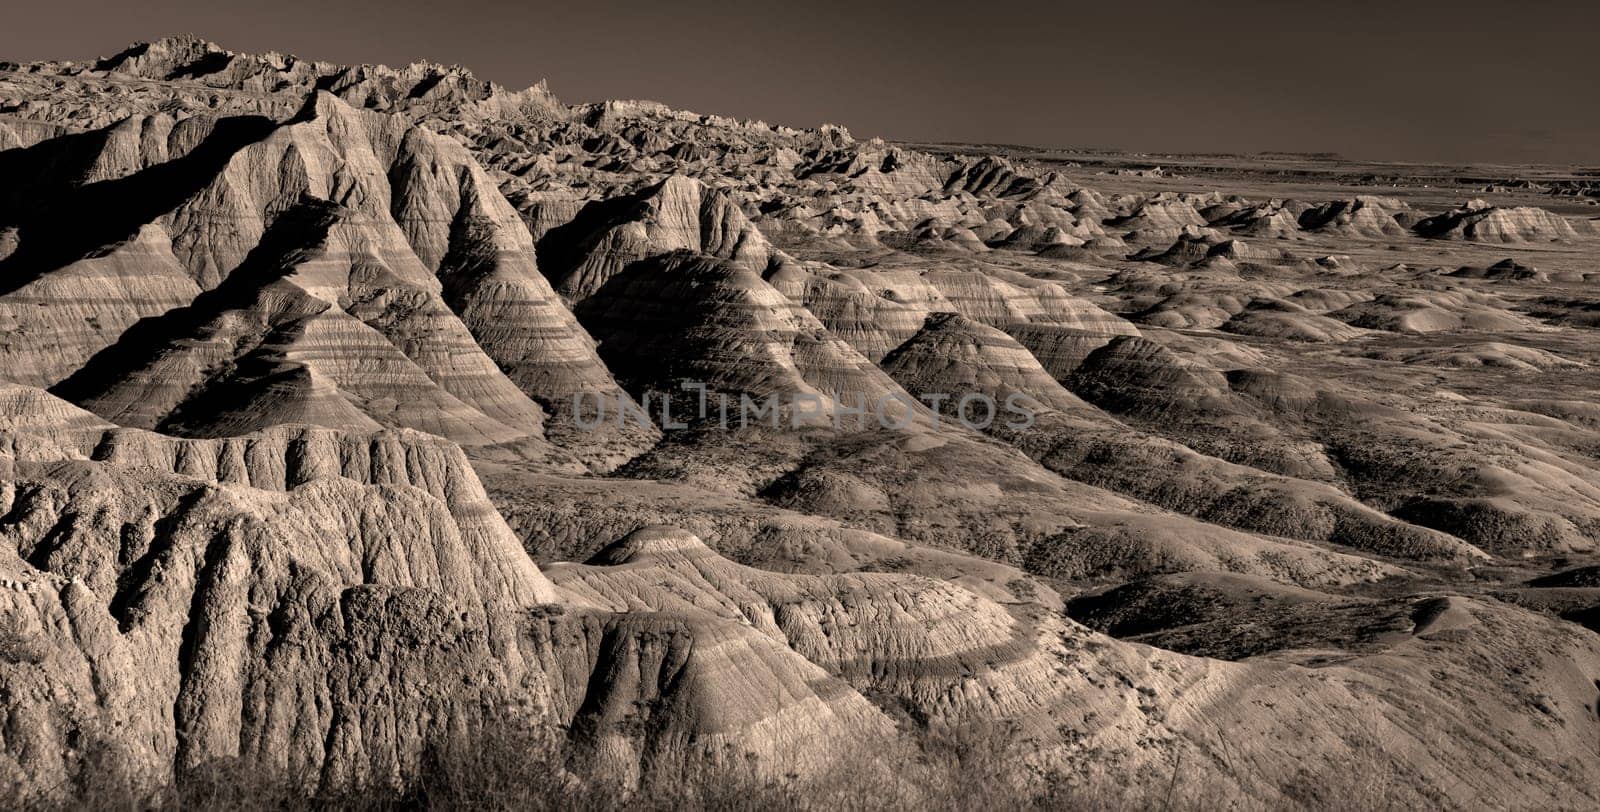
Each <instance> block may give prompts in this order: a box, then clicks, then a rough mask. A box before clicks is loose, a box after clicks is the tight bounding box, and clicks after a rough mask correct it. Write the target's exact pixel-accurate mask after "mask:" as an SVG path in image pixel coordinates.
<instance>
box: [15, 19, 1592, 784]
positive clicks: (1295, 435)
mask: <svg viewBox="0 0 1600 812" xmlns="http://www.w3.org/2000/svg"><path fill="white" fill-rule="evenodd" d="M1597 203H1600V168H1589V169H1584V168H1581V167H1565V168H1556V167H1527V166H1443V165H1402V164H1372V163H1361V162H1355V161H1347V160H1344V159H1341V158H1338V157H1336V156H1318V155H1281V154H1274V155H1265V156H1216V155H1192V156H1183V155H1178V156H1151V155H1130V154H1119V153H1109V152H1092V151H1052V150H1044V149H1036V148H1025V147H1013V146H1003V145H907V144H891V143H885V142H882V141H879V140H858V139H856V138H854V137H852V136H851V134H850V133H848V132H847V131H845V130H844V129H842V128H839V127H834V126H828V125H824V126H822V127H820V128H819V129H793V128H790V127H785V126H773V125H768V124H766V123H762V122H751V121H738V120H732V119H727V118H721V117H716V116H702V115H698V114H694V113H687V112H682V111H677V110H672V109H669V108H667V107H665V106H662V105H659V104H655V103H652V102H638V101H612V102H605V103H600V104H586V105H577V106H569V105H566V104H564V103H562V102H561V101H559V100H558V98H557V97H556V96H555V95H554V94H553V93H552V92H551V91H550V90H548V89H546V88H545V87H543V86H542V85H541V86H537V87H534V88H531V89H528V90H523V91H512V90H508V89H506V88H502V87H499V86H497V85H494V84H491V83H488V82H485V81H482V80H479V79H477V78H475V77H474V76H473V75H472V74H471V73H470V72H469V71H468V70H466V69H464V68H460V67H445V66H439V65H432V64H425V63H418V64H414V65H410V66H407V67H404V68H389V67H383V66H371V65H366V66H343V65H336V64H330V63H323V62H312V61H305V60H300V59H297V58H295V57H292V56H287V55H284V54H276V53H273V54H261V55H251V54H240V53H233V52H230V51H227V50H224V49H223V48H222V47H220V46H217V45H214V44H211V43H209V42H206V41H204V40H200V39H197V38H194V37H188V36H184V37H174V38H169V39H164V40H160V41H158V42H154V43H141V44H137V45H134V46H133V47H131V48H129V49H128V50H126V51H124V52H122V53H120V54H117V55H114V56H111V57H108V58H105V59H100V60H98V61H94V60H91V61H82V62H49V63H32V64H14V63H0V792H3V793H4V794H5V797H8V798H12V799H14V800H15V801H16V802H18V803H24V802H27V803H38V804H41V805H45V806H52V805H71V804H74V803H84V804H91V805H93V804H108V803H112V802H114V800H115V799H108V797H107V796H106V795H105V793H106V792H107V790H106V787H108V786H113V787H116V788H117V790H116V791H117V792H123V793H127V795H126V797H127V798H130V799H134V800H132V801H129V802H130V803H135V804H155V805H160V803H162V802H161V801H152V800H150V799H151V798H161V797H168V798H169V800H170V797H171V796H161V795H160V793H161V792H164V791H165V792H172V791H177V790H173V789H172V788H174V787H177V788H180V789H181V788H182V787H183V786H185V782H198V781H201V780H203V779H202V777H203V776H205V775H206V774H207V771H208V770H211V771H214V770H218V769H224V768H225V769H227V770H236V771H240V774H248V775H251V776H256V777H260V776H267V777H270V779H271V780H272V781H276V782H281V784H282V785H283V786H285V787H287V788H288V789H287V791H288V792H289V797H295V798H301V799H306V798H315V797H346V795H345V794H347V793H368V794H369V798H370V797H374V796H372V795H371V793H381V792H392V793H397V795H396V797H402V798H404V797H407V796H406V795H405V793H406V792H408V791H411V792H415V791H416V788H417V787H419V786H423V787H430V786H431V787H434V789H432V790H428V791H423V792H421V797H422V800H428V799H430V798H431V799H433V800H435V801H440V802H441V803H442V802H445V801H448V800H450V799H452V798H453V800H454V801H456V802H460V803H485V804H488V805H494V804H495V802H493V801H486V800H485V799H484V798H482V797H474V798H463V797H459V796H450V795H449V794H448V793H446V792H444V791H443V790H440V789H438V786H440V785H438V784H437V781H438V780H439V778H438V776H439V775H441V774H451V773H448V770H444V769H443V768H441V767H440V766H439V765H440V764H441V763H442V762H441V757H440V755H439V754H440V753H441V752H455V751H452V750H451V749H450V748H457V749H459V748H460V747H462V743H463V742H467V743H469V744H472V743H480V744H481V745H482V748H484V749H486V748H488V747H489V746H490V745H489V744H488V743H489V742H490V736H489V734H488V733H486V732H485V731H494V732H495V735H496V736H497V737H499V738H496V739H495V742H496V743H497V744H496V745H495V746H509V745H506V744H505V743H504V741H502V739H504V740H505V741H511V742H513V743H515V742H524V743H528V742H533V741H535V740H537V741H539V742H541V743H542V744H540V745H539V746H540V747H543V748H551V747H553V748H554V752H555V753H556V754H557V755H556V756H554V757H552V756H550V755H549V753H546V752H543V751H541V752H542V755H540V757H539V758H540V759H541V760H537V761H535V760H534V757H533V756H532V755H528V756H527V757H526V759H524V758H523V756H521V755H520V754H521V753H523V752H525V751H523V750H518V749H515V747H522V746H523V745H521V744H517V745H515V746H514V749H513V751H512V752H513V755H512V756H511V762H515V763H518V764H522V763H523V762H526V764H531V765H534V767H533V768H531V771H533V772H537V773H538V777H539V780H540V781H543V782H545V783H540V784H537V786H538V787H539V789H538V793H542V794H537V798H542V799H544V801H546V802H548V803H549V804H550V805H552V806H560V805H561V804H560V803H558V801H557V800H556V799H557V797H558V796H561V797H566V798H567V799H568V801H567V802H568V803H571V804H573V805H574V807H575V808H584V807H588V808H598V807H600V806H602V805H603V804H602V802H601V798H602V797H605V798H611V799H613V800H614V801H615V802H616V803H618V804H621V805H626V804H628V803H635V802H637V803H643V802H645V801H646V800H648V798H649V797H650V795H649V792H647V788H649V787H651V786H653V785H655V784H654V783H653V782H656V781H657V780H658V779H659V778H660V776H662V775H667V774H668V773H667V772H666V771H668V770H674V769H676V770H684V769H690V768H688V767H685V765H695V766H694V767H693V769H696V770H700V771H701V772H700V773H697V774H700V775H705V776H711V778H710V779H707V780H708V781H724V780H731V779H726V776H728V775H731V774H733V772H737V774H738V775H739V776H741V779H740V780H743V781H747V782H749V783H748V786H750V787H756V788H761V790H762V791H776V790H774V788H775V787H776V788H779V789H786V794H782V795H777V796H766V795H761V794H759V793H757V792H756V790H754V789H752V790H750V793H749V794H746V795H745V796H744V797H743V803H745V804H754V805H756V806H765V805H777V806H785V805H793V806H830V807H839V806H844V807H849V808H890V807H901V808H930V807H934V808H938V807H952V808H961V807H963V806H966V805H968V804H970V803H973V802H975V798H976V800H984V801H988V802H990V803H993V804H994V805H996V806H1002V807H1005V806H1020V805H1026V804H1037V805H1041V806H1060V805H1067V806H1073V805H1085V806H1109V807H1121V806H1129V807H1143V806H1183V807H1197V808H1217V807H1224V808H1226V807H1232V808H1247V809H1251V808H1284V807H1290V808H1348V807H1351V806H1359V807H1374V808H1375V807H1383V806H1397V807H1398V806H1405V807H1412V806H1418V805H1425V806H1442V807H1448V808H1469V809H1476V808H1575V809H1576V808H1593V807H1595V806H1596V805H1600V781H1597V780H1596V777H1597V776H1600V635H1597V634H1596V631H1595V630H1596V629H1600V553H1597V550H1596V547H1597V544H1600V341H1597V340H1596V337H1597V336H1600V333H1597V330H1600V222H1597V220H1596V218H1600V207H1597V205H1596V204H1597ZM686 383H687V384H691V385H693V387H695V388H686V387H685V386H684V384H686ZM697 392H704V393H705V394H706V397H707V398H708V400H707V401H699V400H698V397H697V394H696V393H697ZM796 395H802V396H804V397H805V398H807V399H808V400H809V402H811V403H812V404H813V405H815V406H816V407H817V410H816V411H815V412H813V413H811V414H808V415H804V417H806V418H814V419H802V417H803V416H802V415H801V414H800V413H799V412H800V409H799V408H798V406H797V405H793V404H791V400H792V399H793V398H794V396H796ZM968 395H971V396H977V395H982V396H984V397H985V398H988V399H989V400H990V401H991V402H994V403H1013V404H1020V405H1021V406H1023V407H1025V408H1026V409H1027V411H1028V413H1029V415H1030V416H1031V419H1030V420H1028V421H1026V425H1018V424H1016V423H1014V422H1008V421H1006V420H1005V419H1003V416H1002V418H1001V419H996V420H994V421H992V422H989V423H988V424H987V425H981V426H975V425H973V424H972V421H970V420H967V419H966V418H967V417H969V416H970V413H969V412H967V411H964V406H963V405H962V404H961V402H960V401H961V399H962V398H963V396H968ZM741 398H744V399H749V400H759V401H762V402H765V399H768V398H773V399H775V400H776V401H777V402H779V403H781V404H782V405H780V407H779V411H778V413H777V414H776V415H775V416H774V419H773V420H770V421H766V422H763V421H747V422H739V421H735V422H734V423H732V424H729V423H728V422H727V421H726V420H719V419H718V413H717V404H718V402H719V399H720V402H721V403H723V404H726V403H728V402H730V399H731V402H733V403H736V404H737V403H739V402H740V400H741ZM707 402H709V403H710V404H711V408H710V409H709V410H706V409H700V408H698V407H701V406H703V405H704V404H705V403H707ZM599 403H610V404H611V405H612V409H611V411H610V413H609V414H599V415H597V414H595V413H593V412H592V411H587V412H586V408H590V407H592V406H593V405H594V404H599ZM586 404H587V405H588V406H586ZM664 405H665V407H666V411H663V406H664ZM619 412H622V414H623V415H624V416H626V415H628V414H634V415H637V414H647V415H648V416H649V417H648V421H643V420H631V419H621V420H619V419H618V413H619ZM506 737H509V738H506ZM519 737H521V738H519ZM551 742H554V744H551ZM952 742H954V744H952ZM526 746H527V747H529V748H532V747H533V745H532V744H527V745H526ZM469 749H470V748H469ZM527 752H531V750H530V751H527ZM952 753H954V755H952ZM974 753H978V754H982V753H988V754H991V755H993V756H994V757H993V758H989V759H986V760H978V761H975V760H974V759H975V758H976V756H974V755H973V754H974ZM445 761H446V762H447V761H448V759H445ZM470 763H471V764H474V765H477V766H476V767H468V768H465V769H467V770H468V771H476V772H478V773H480V774H484V775H487V774H490V772H491V771H487V768H485V767H483V764H484V763H487V761H484V762H476V761H474V762H470ZM495 763H496V764H497V765H500V766H504V764H503V763H501V762H495ZM219 765H221V766H219ZM975 765H976V766H975ZM446 766H448V764H447V765H446ZM458 766H459V765H458ZM730 771H733V772H730ZM980 773H981V775H982V780H981V781H979V780H978V779H976V778H973V776H975V775H979V774H980ZM451 775H454V774H451ZM719 776H720V777H719ZM458 777H459V776H458ZM210 780H215V779H214V778H213V779H210ZM507 780H508V781H509V782H511V783H516V784H518V785H519V786H533V785H531V784H527V783H526V776H525V775H523V774H521V773H518V774H517V775H515V776H513V777H512V778H509V779H507ZM429 782H435V783H429ZM519 782H520V783H519ZM985 782H988V783H985ZM680 783H681V782H680ZM727 786H733V785H732V784H728V785H727ZM739 786H746V785H745V784H740V785H739ZM841 787H843V789H841ZM429 792H432V793H433V794H431V795H430V794H429ZM830 792H831V793H832V794H830ZM963 792H965V793H967V794H966V795H963V794H962V793H963ZM141 793H155V794H141ZM604 793H617V794H615V795H604ZM974 793H976V795H974ZM1052 793H1054V794H1052ZM411 797H412V798H413V800H415V799H416V796H411ZM537 798H536V799H535V800H537ZM578 798H589V799H591V801H592V803H586V802H578V801H575V800H573V799H578ZM141 799H142V800H141ZM191 800H192V799H191ZM528 802H529V803H532V802H533V801H528ZM654 803H657V804H660V805H701V806H714V805H718V803H720V801H717V799H715V798H712V797H710V796H707V795H699V796H697V795H692V794H691V795H686V796H682V797H678V798H676V800H672V799H667V800H657V801H654ZM734 805H737V804H734Z"/></svg>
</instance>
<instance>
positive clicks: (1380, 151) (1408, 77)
mask: <svg viewBox="0 0 1600 812" xmlns="http://www.w3.org/2000/svg"><path fill="white" fill-rule="evenodd" d="M161 6H162V7H161V8H159V9H152V8H149V7H147V6H146V4H143V3H130V2H127V0H121V2H80V1H79V0H42V2H29V3H26V4H25V5H22V6H21V7H13V8H12V9H10V10H8V11H7V12H6V14H5V23H4V26H3V27H0V59H10V60H34V59H50V58H55V59H65V58H72V59H84V58H89V57H95V56H103V55H108V54H110V53H113V52H115V51H117V50H120V49H121V48H122V47H123V46H124V45H126V44H127V43H129V42H131V41H133V40H137V39H153V38H155V37H159V36H162V35H164V34H169V33H177V32H181V31H192V32H194V33H196V34H199V35H201V36H204V37H207V38H209V39H212V40H215V41H217V42H219V43H221V44H222V45H223V46H225V47H228V48H231V49H233V50H238V51H260V50H274V49H275V50H280V51H287V52H290V53H294V54H297V55H299V56H302V57H306V58H315V59H327V60H333V61H342V62H385V63H390V64H404V63H406V62H410V61H413V60H415V59H429V60H433V61H439V62H459V63H461V64H463V65H467V66H468V67H470V68H472V69H473V70H474V71H475V72H476V73H478V74H479V75H480V76H485V77H487V78H491V79H494V80H496V81H499V82H501V83H503V84H507V85H513V86H523V85H527V84H530V83H532V82H533V81H535V80H537V79H539V78H540V77H547V78H548V79H549V80H550V85H551V88H552V89H553V90H554V91H555V92H556V94H557V95H559V96H560V97H561V98H562V99H564V100H567V101H592V100H596V99H602V98H653V99H656V100H659V101H663V102H666V103H668V104H671V105H673V106H675V107H683V108H687V109H691V110H695V111H698V112H704V113H723V114H728V115H735V116H740V117H750V118H763V119H766V120H768V121H772V122H781V123H788V124H795V125H814V124H817V123H820V122H823V121H833V122H838V123H841V124H844V125H846V126H848V127H849V128H850V129H851V131H852V132H854V133H855V134H856V135H858V136H863V137H865V136H872V135H880V136H883V137H886V138H893V139H903V140H948V141H973V142H1006V143H1024V144H1039V145H1054V146H1088V147H1118V148H1124V149H1136V150H1152V151H1259V150H1297V151H1332V152H1340V153H1343V154H1345V155H1347V156H1351V157H1358V158H1371V159H1392V160H1426V161H1445V162H1454V161H1468V160H1476V161H1496V160H1498V161H1545V162H1555V163H1567V162H1583V163H1590V164H1600V101H1597V99H1600V67H1597V65H1596V63H1595V54H1596V43H1597V42H1600V2H1595V0H1517V1H1516V2H1505V0H1456V2H1436V1H1435V0H1411V1H1410V2H1401V1H1400V0H1390V2H1368V1H1367V0H1322V2H1301V1H1299V0H1273V2H1267V0H1233V1H1230V0H1212V2H1204V3H1201V2H1192V1H1189V2H1185V1H1182V0H1133V1H1131V2H1130V1H1128V0H1105V2H1101V3H1093V4H1089V3H1078V2H1065V1H1064V0H1063V1H1058V2H991V3H977V2H968V3H956V2H947V1H946V2H939V1H937V0H927V2H921V3H900V2H894V3H876V4H873V5H872V7H870V8H867V7H864V6H865V4H864V3H861V4H857V3H847V2H834V1H833V0H788V1H787V2H768V1H767V0H744V1H743V2H701V1H700V0H688V1H687V2H671V1H669V0H657V1H656V2H649V1H648V0H646V1H639V0H636V1H635V2H605V1H604V0H573V1H572V2H566V3H560V4H549V5H546V4H541V3H534V2H486V1H485V0H431V1H430V2H421V1H420V0H383V1H381V2H380V1H379V0H357V2H344V3H337V2H333V0H277V1H276V2H222V1H221V0H167V1H166V2H164V3H162V4H161Z"/></svg>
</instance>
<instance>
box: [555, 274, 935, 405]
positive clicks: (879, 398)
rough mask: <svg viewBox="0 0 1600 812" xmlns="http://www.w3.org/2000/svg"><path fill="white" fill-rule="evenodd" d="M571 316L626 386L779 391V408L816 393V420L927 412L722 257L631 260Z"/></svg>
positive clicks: (736, 394)
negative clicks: (861, 413)
mask: <svg viewBox="0 0 1600 812" xmlns="http://www.w3.org/2000/svg"><path fill="white" fill-rule="evenodd" d="M577 313H578V317H579V319H581V320H582V321H583V324H584V326H585V327H587V328H588V329H589V331H590V332H591V333H592V334H593V335H595V336H596V337H597V338H598V339H599V340H600V341H601V352H602V354H603V357H604V358H605V360H606V363H607V364H608V365H609V366H610V368H611V369H613V370H615V371H616V372H617V374H618V376H619V377H620V378H621V379H622V380H624V381H627V382H628V383H629V386H630V388H631V389H633V390H634V391H644V390H649V389H654V390H655V391H658V392H661V393H664V394H666V395H668V396H671V395H672V394H674V393H677V392H678V388H679V382H680V381H689V382H696V383H701V384H704V385H705V386H706V387H708V388H709V389H710V390H711V391H712V392H715V393H720V394H726V395H730V396H732V397H733V398H734V402H735V404H736V405H737V402H738V398H739V397H741V396H760V397H761V398H763V399H764V398H766V397H769V396H777V397H779V398H780V399H781V401H782V402H783V404H784V406H785V407H787V405H788V404H789V403H790V402H791V401H792V400H793V398H794V396H795V395H797V394H805V395H811V396H814V397H817V398H820V399H822V403H821V405H820V406H819V407H818V414H819V415H820V416H822V417H824V418H826V417H829V416H832V415H834V414H835V413H836V410H837V409H838V408H839V407H840V406H841V405H845V406H849V407H852V408H856V407H861V406H863V405H864V406H865V408H867V409H868V410H869V411H868V412H867V414H871V415H876V414H878V412H879V411H880V410H882V411H885V412H886V413H888V414H890V415H891V416H894V417H895V418H896V419H899V418H900V417H903V416H905V415H913V414H923V413H925V412H926V409H925V407H923V406H921V405H920V404H918V403H916V401H915V400H914V399H913V398H911V397H910V396H909V395H907V394H906V393H905V392H904V391H902V390H901V389H900V388H899V387H898V386H896V385H895V383H894V381H892V380H890V379H889V376H888V375H885V374H884V373H883V371H882V370H880V369H878V368H877V367H876V366H874V365H873V364H872V362H870V361H868V360H867V359H866V358H864V357H862V355H861V354H860V353H858V352H856V351H855V349H854V348H852V347H851V346H850V345H849V344H846V343H845V342H844V341H842V340H840V339H839V338H837V337H835V336H833V335H832V334H830V333H829V332H828V330H827V329H826V328H825V327H823V325H822V324H821V323H820V322H819V321H818V320H817V318H816V317H815V316H813V315H811V313H810V312H808V311H807V310H805V309H804V308H802V307H800V306H798V305H796V304H794V303H793V302H791V301H790V300H789V299H787V298H785V297H784V296H783V294H781V293H779V292H778V291H777V290H776V289H774V288H773V287H772V286H771V285H769V284H767V282H766V281H764V280H763V279H762V278H761V277H760V276H759V275H757V274H756V273H755V272H754V271H752V270H750V269H749V268H748V267H744V266H741V265H738V264H736V263H733V262H729V261H726V260H720V259H713V258H710V257H705V256H694V255H690V254H687V253H685V254H678V255H670V256H668V257H664V258H662V259H661V260H658V261H656V262H652V263H641V264H637V265H634V266H632V267H631V268H630V269H629V270H628V271H626V272H624V273H622V274H619V275H618V276H615V277H612V279H611V280H610V281H609V282H608V283H607V284H606V285H605V287H603V288H601V289H600V290H599V291H597V292H596V293H595V294H594V295H592V296H590V297H589V298H587V299H585V300H584V301H582V302H581V303H579V305H578V306H577ZM663 345H665V346H671V347H673V348H674V353H673V356H672V357H671V358H670V359H664V358H662V357H661V355H660V352H659V348H660V347H661V346H663ZM696 408H697V407H696ZM711 408H713V409H715V408H717V407H716V406H715V405H713V406H712V407H711ZM679 414H680V415H688V412H687V410H685V409H680V410H679ZM785 419H786V420H790V421H791V422H792V420H794V419H800V418H789V417H786V418H785ZM841 422H844V421H841ZM861 422H862V421H861V420H860V419H858V418H852V419H851V420H849V421H848V423H849V424H850V425H857V424H860V423H861Z"/></svg>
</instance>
